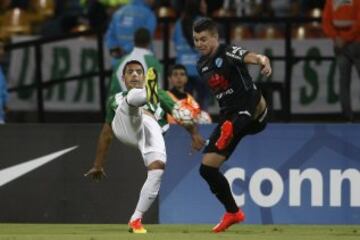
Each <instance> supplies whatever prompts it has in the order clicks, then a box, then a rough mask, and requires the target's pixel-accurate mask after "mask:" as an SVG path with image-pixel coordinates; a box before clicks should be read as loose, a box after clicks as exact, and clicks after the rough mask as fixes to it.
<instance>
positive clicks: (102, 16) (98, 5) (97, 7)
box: [85, 0, 108, 30]
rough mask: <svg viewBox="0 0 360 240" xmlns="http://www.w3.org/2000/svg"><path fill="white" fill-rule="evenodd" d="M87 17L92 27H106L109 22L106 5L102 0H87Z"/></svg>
mask: <svg viewBox="0 0 360 240" xmlns="http://www.w3.org/2000/svg"><path fill="white" fill-rule="evenodd" d="M85 9H86V10H85V12H86V17H87V19H88V21H89V26H90V28H91V29H94V30H96V29H104V28H105V27H106V26H107V23H108V15H107V12H106V7H105V5H104V4H103V3H102V1H100V0H87V1H86V5H85Z"/></svg>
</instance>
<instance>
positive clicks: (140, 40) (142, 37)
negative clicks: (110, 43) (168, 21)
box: [134, 27, 151, 48]
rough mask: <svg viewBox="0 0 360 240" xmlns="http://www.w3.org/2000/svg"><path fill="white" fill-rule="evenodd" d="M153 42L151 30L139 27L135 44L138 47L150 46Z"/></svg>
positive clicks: (135, 34)
mask: <svg viewBox="0 0 360 240" xmlns="http://www.w3.org/2000/svg"><path fill="white" fill-rule="evenodd" d="M150 43H151V36H150V32H149V30H147V29H146V28H143V27H141V28H139V29H138V30H136V32H135V33H134V44H135V46H137V47H144V48H146V47H148V46H149V45H150Z"/></svg>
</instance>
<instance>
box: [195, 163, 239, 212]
mask: <svg viewBox="0 0 360 240" xmlns="http://www.w3.org/2000/svg"><path fill="white" fill-rule="evenodd" d="M199 170H200V175H201V176H202V177H203V178H204V179H205V181H206V182H207V183H208V185H209V187H210V190H211V192H212V193H214V194H215V196H216V197H217V199H218V200H219V201H220V202H221V203H222V204H223V205H224V207H225V209H226V211H227V212H231V213H235V212H237V211H238V210H239V208H238V206H237V205H236V202H235V199H234V197H233V196H232V194H231V190H230V185H229V183H228V181H227V180H226V178H225V177H224V175H223V174H222V173H220V172H219V169H218V168H214V167H209V166H206V165H203V164H201V166H200V169H199Z"/></svg>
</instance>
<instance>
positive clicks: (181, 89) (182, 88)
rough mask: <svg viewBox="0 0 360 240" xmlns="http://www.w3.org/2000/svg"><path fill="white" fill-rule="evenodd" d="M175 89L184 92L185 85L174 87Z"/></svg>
mask: <svg viewBox="0 0 360 240" xmlns="http://www.w3.org/2000/svg"><path fill="white" fill-rule="evenodd" d="M175 89H176V90H177V91H179V92H181V93H185V87H175Z"/></svg>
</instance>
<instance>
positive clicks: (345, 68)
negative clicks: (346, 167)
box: [323, 0, 360, 121]
mask: <svg viewBox="0 0 360 240" xmlns="http://www.w3.org/2000/svg"><path fill="white" fill-rule="evenodd" d="M323 29H324V32H325V34H326V35H327V36H329V37H330V38H332V39H333V41H334V51H335V56H336V62H337V64H338V66H339V71H340V102H341V107H342V111H343V114H344V116H345V117H346V119H347V120H348V121H352V120H353V112H352V109H351V95H350V86H351V73H352V71H351V70H352V65H353V64H354V65H355V67H356V69H357V71H358V74H359V76H360V1H346V0H341V1H339V0H326V3H325V8H324V11H323Z"/></svg>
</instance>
